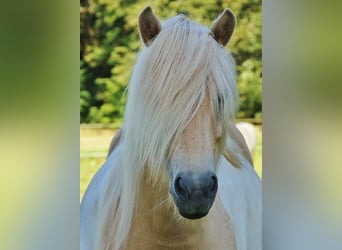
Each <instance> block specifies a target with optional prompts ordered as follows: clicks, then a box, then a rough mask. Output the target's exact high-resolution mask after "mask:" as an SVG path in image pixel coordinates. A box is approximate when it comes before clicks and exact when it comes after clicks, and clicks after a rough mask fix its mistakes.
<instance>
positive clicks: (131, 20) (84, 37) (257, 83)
mask: <svg viewBox="0 0 342 250" xmlns="http://www.w3.org/2000/svg"><path fill="white" fill-rule="evenodd" d="M147 5H151V6H152V8H153V10H154V11H155V13H156V15H157V16H158V17H159V18H160V19H161V20H165V19H166V18H169V17H172V16H174V15H177V14H179V13H185V14H186V15H188V16H189V17H190V18H191V19H192V20H194V21H196V22H198V23H200V24H203V25H205V26H210V25H211V24H212V22H213V20H215V19H216V18H217V16H218V15H219V14H220V13H222V11H223V10H224V8H231V9H232V10H233V12H234V13H235V15H236V16H237V27H236V30H235V33H234V35H233V38H232V40H231V41H230V42H229V44H228V45H227V47H228V48H229V49H230V50H231V52H232V54H233V56H234V58H235V60H236V63H237V80H238V81H237V82H238V87H239V95H240V98H239V101H240V108H239V112H238V114H237V117H238V118H258V120H260V119H261V108H262V94H261V92H262V63H261V59H262V45H261V39H262V35H261V34H262V10H261V0H235V1H219V0H196V1H194V0H189V1H170V0H168V1H166V0H157V1H117V0H115V1H114V0H88V1H81V10H80V15H81V30H80V32H81V44H80V45H81V46H80V67H81V71H80V72H81V75H80V78H81V89H80V120H81V123H104V124H108V123H111V124H114V126H116V127H119V126H120V124H121V122H122V118H123V113H124V106H125V101H126V96H125V95H124V90H125V88H126V86H127V83H128V81H129V78H130V75H131V72H132V69H133V67H134V64H135V59H136V56H137V53H138V52H139V50H140V49H141V47H142V44H141V42H140V39H139V34H138V29H137V16H138V14H139V12H140V11H141V10H142V9H143V8H144V7H145V6H147Z"/></svg>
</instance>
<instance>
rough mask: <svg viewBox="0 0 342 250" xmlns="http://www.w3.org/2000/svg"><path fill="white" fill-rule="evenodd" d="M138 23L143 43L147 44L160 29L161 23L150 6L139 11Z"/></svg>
mask: <svg viewBox="0 0 342 250" xmlns="http://www.w3.org/2000/svg"><path fill="white" fill-rule="evenodd" d="M138 25H139V33H140V37H141V39H142V40H143V42H144V43H145V45H148V44H149V42H150V41H151V40H152V39H153V38H155V37H156V36H157V35H158V34H159V32H160V30H161V24H160V22H159V20H158V18H157V17H156V15H155V14H154V13H153V10H152V8H151V7H150V6H147V7H146V8H145V9H144V10H143V11H142V12H141V13H140V15H139V18H138Z"/></svg>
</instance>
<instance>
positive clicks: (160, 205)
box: [146, 197, 169, 216]
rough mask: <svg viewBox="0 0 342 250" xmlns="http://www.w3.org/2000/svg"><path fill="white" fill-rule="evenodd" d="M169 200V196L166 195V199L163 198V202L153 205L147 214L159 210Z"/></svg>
mask: <svg viewBox="0 0 342 250" xmlns="http://www.w3.org/2000/svg"><path fill="white" fill-rule="evenodd" d="M168 201H169V197H166V198H165V199H164V200H162V201H161V202H159V203H158V204H157V205H155V206H154V207H152V208H151V209H150V210H149V211H148V212H147V213H146V215H147V216H148V215H151V214H152V213H153V212H154V211H155V210H157V209H158V208H161V207H163V206H165V205H166V204H167V202H168Z"/></svg>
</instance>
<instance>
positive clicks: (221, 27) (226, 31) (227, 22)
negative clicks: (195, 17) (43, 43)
mask: <svg viewBox="0 0 342 250" xmlns="http://www.w3.org/2000/svg"><path fill="white" fill-rule="evenodd" d="M235 24H236V17H235V15H234V13H233V12H232V11H231V10H230V9H225V10H224V11H223V13H222V14H221V15H220V16H219V17H218V18H217V19H216V20H215V21H214V23H213V25H212V26H211V34H212V36H213V37H214V39H215V40H216V41H217V42H218V43H219V44H221V45H222V46H226V44H227V43H228V42H229V40H230V38H231V37H232V35H233V32H234V29H235Z"/></svg>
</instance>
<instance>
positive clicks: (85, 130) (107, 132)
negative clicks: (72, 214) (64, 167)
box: [80, 126, 262, 200]
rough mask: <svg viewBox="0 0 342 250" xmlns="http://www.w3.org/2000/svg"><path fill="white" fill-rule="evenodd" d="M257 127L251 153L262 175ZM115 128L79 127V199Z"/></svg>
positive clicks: (94, 171)
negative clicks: (255, 139) (255, 142)
mask: <svg viewBox="0 0 342 250" xmlns="http://www.w3.org/2000/svg"><path fill="white" fill-rule="evenodd" d="M256 129H257V145H256V147H255V151H254V154H253V158H254V167H255V170H256V172H257V173H258V175H259V176H260V177H261V176H262V127H261V126H258V127H256ZM115 132H116V129H110V128H90V127H81V128H80V144H81V148H80V199H81V200H82V197H83V194H84V192H85V190H86V188H87V186H88V184H89V182H90V181H91V179H92V178H93V176H94V174H95V173H96V171H97V170H98V169H99V168H100V167H101V166H102V164H103V163H104V162H105V160H106V156H107V152H108V148H109V144H110V142H111V139H112V138H113V136H114V134H115Z"/></svg>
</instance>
